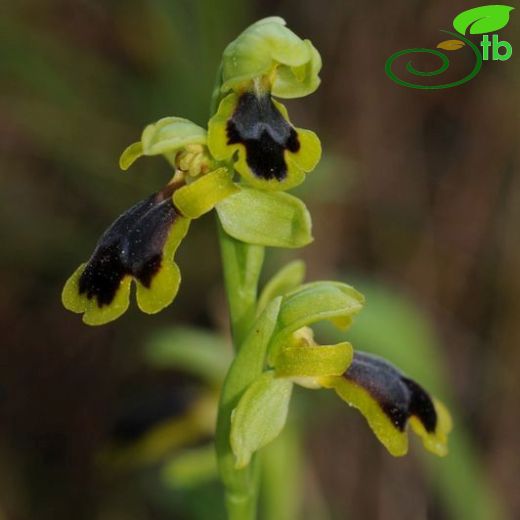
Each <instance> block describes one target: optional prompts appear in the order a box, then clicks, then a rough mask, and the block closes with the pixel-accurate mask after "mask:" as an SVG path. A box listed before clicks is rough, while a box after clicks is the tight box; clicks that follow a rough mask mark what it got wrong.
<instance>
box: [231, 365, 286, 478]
mask: <svg viewBox="0 0 520 520" xmlns="http://www.w3.org/2000/svg"><path fill="white" fill-rule="evenodd" d="M292 386H293V385H292V383H291V382H290V381H288V380H287V379H275V378H274V373H273V372H264V373H263V374H262V375H261V376H260V377H259V378H258V379H256V380H255V381H254V382H253V383H252V384H251V385H250V386H249V388H248V389H247V390H246V391H245V392H244V395H243V396H242V397H241V398H240V401H239V403H238V406H237V407H236V408H235V410H234V411H233V415H232V416H231V435H230V443H231V449H232V450H233V454H234V455H235V460H236V463H235V467H236V468H243V467H245V466H247V465H248V464H249V462H250V460H251V456H252V455H253V453H255V452H256V451H258V450H259V449H260V448H262V447H263V446H265V445H267V444H269V443H270V442H271V441H273V440H274V439H275V438H276V437H277V436H278V435H279V434H280V432H281V431H282V429H283V427H284V426H285V422H286V420H287V413H288V411H289V403H290V400H291V393H292Z"/></svg>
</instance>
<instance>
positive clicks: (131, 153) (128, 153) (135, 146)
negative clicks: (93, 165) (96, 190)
mask: <svg viewBox="0 0 520 520" xmlns="http://www.w3.org/2000/svg"><path fill="white" fill-rule="evenodd" d="M142 155H143V145H142V143H141V141H138V142H137V143H132V144H131V145H130V146H128V147H127V148H126V149H125V150H124V152H123V153H122V154H121V157H120V158H119V167H120V168H121V169H122V170H124V171H126V170H128V168H130V166H132V164H134V162H135V161H136V160H137V159H139V157H141V156H142Z"/></svg>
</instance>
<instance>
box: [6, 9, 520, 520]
mask: <svg viewBox="0 0 520 520" xmlns="http://www.w3.org/2000/svg"><path fill="white" fill-rule="evenodd" d="M469 7H473V5H472V4H471V3H470V2H467V1H463V2H460V5H459V4H457V6H454V5H453V3H450V2H447V1H442V2H433V1H427V2H419V3H417V2H413V1H411V0H397V1H384V2H380V3H378V4H377V5H376V4H373V5H372V4H370V3H365V2H345V1H343V0H330V1H328V2H311V1H303V2H302V1H298V2H297V1H296V0H286V1H273V0H269V1H267V2H231V1H229V0H223V1H220V2H210V1H209V0H195V1H193V0H190V1H188V0H154V1H150V2H144V1H137V0H128V1H126V2H102V1H100V0H98V1H86V0H61V1H60V0H45V1H44V2H38V1H37V0H22V1H19V2H10V3H8V4H7V5H3V6H2V9H1V14H0V113H1V114H2V117H1V118H0V171H1V175H0V197H1V205H0V215H1V216H2V220H3V222H4V225H3V235H2V236H3V247H2V248H1V249H0V261H1V268H0V283H1V287H2V298H1V300H0V310H1V324H2V340H1V345H2V347H1V348H0V425H1V426H0V518H2V519H3V518H5V519H7V520H10V519H15V518H16V519H31V520H33V519H43V520H47V519H49V520H60V519H67V520H68V519H70V518H78V519H82V518H85V519H89V520H91V519H93V518H95V519H100V520H119V519H128V520H134V519H152V518H153V519H163V518H164V519H166V518H190V519H191V518H197V519H198V518H200V519H205V518H221V517H222V516H221V515H222V514H223V509H222V507H223V506H222V497H221V490H220V488H219V486H218V485H217V484H216V483H215V481H214V480H213V479H212V472H213V471H214V466H213V464H214V461H212V458H211V452H210V451H208V448H207V446H208V442H209V441H210V437H211V431H210V430H211V428H210V427H209V428H208V427H207V425H206V424H205V423H204V420H200V421H199V420H198V418H199V416H198V415H197V414H196V413H195V414H192V415H191V416H190V419H189V420H188V421H185V422H183V423H182V424H181V426H180V428H181V430H182V428H185V429H186V428H187V430H182V431H188V432H191V435H187V436H186V437H185V438H184V437H183V436H182V435H180V436H179V437H175V436H172V437H169V436H168V435H166V437H167V439H173V437H175V439H177V440H178V439H180V441H182V442H180V441H179V442H177V444H176V443H174V442H172V444H171V445H169V444H168V442H166V443H165V444H164V445H162V447H163V448H164V450H162V451H161V450H158V452H159V456H158V457H155V458H154V457H152V456H151V457H150V458H147V459H146V461H147V462H146V461H145V462H146V463H144V462H143V463H142V464H141V465H140V466H139V467H135V465H132V464H130V465H125V464H113V461H114V458H112V459H110V456H109V455H110V454H112V455H115V454H116V452H117V448H122V447H130V448H131V447H132V446H134V447H135V446H136V444H135V443H137V442H139V439H141V441H142V439H144V438H145V436H146V433H145V432H147V431H148V432H149V431H150V430H149V426H150V424H152V423H155V424H158V423H160V424H162V426H163V427H165V428H167V427H168V424H171V421H172V420H180V418H182V417H184V418H185V417H186V413H187V412H189V411H190V410H192V409H193V406H192V405H193V403H199V404H200V403H202V404H204V403H206V404H207V403H208V402H209V403H210V404H209V405H208V408H207V409H211V399H214V393H215V391H216V387H217V386H218V381H219V378H220V377H221V374H222V371H223V369H224V368H225V366H226V363H227V359H226V354H225V352H226V351H225V343H226V342H225V339H215V338H212V339H211V337H208V336H207V335H204V336H197V334H199V333H198V332H193V331H191V332H189V334H188V336H186V335H184V336H182V334H184V333H185V332H186V330H185V329H184V332H183V331H182V330H181V332H179V331H178V330H177V331H175V330H173V331H172V327H174V326H177V325H181V324H182V325H185V326H186V325H190V326H192V327H197V328H199V329H210V328H213V329H215V330H216V331H217V332H218V338H225V335H226V333H225V330H226V327H227V323H226V314H225V305H224V299H223V296H222V290H221V285H220V283H221V282H220V274H219V270H220V266H219V259H218V249H217V247H216V242H215V239H214V235H215V233H214V222H213V221H212V219H211V218H205V219H202V220H201V221H199V222H197V225H196V226H193V229H192V231H191V232H190V240H189V241H186V244H183V245H182V248H181V250H180V252H179V255H178V262H179V264H180V265H181V266H182V272H183V284H182V286H181V290H180V293H179V297H178V299H177V301H176V302H175V304H174V305H173V306H172V308H171V309H168V310H167V311H165V312H163V313H161V314H160V315H158V316H153V317H149V316H144V315H141V314H139V313H137V312H132V313H129V314H128V315H127V316H125V317H124V318H122V319H120V320H118V321H117V322H116V323H114V324H110V325H107V326H105V327H102V328H99V329H90V328H87V327H85V326H84V325H82V324H81V322H80V320H79V319H78V317H77V316H74V315H72V314H69V313H67V312H66V311H64V310H63V309H62V308H61V306H60V303H59V294H60V291H61V287H62V284H63V282H64V280H65V279H66V278H67V276H68V275H69V274H70V272H71V271H72V269H73V268H74V267H75V266H76V265H77V264H78V263H79V262H80V261H82V260H85V259H86V258H87V257H88V255H89V254H90V252H91V251H92V248H93V246H94V244H95V242H96V240H97V238H98V236H99V234H100V233H101V232H102V231H103V229H104V228H105V227H106V226H107V225H108V224H109V223H110V222H112V220H113V219H114V217H115V216H117V215H118V214H119V213H120V212H122V211H123V210H124V209H126V208H127V207H129V206H130V205H131V204H132V203H134V202H135V201H137V200H140V199H141V198H143V197H144V196H146V195H147V194H149V193H151V192H152V191H153V190H155V189H156V188H157V187H158V186H160V185H161V183H162V182H163V181H164V180H165V179H166V178H167V174H168V167H167V165H166V163H165V164H164V165H163V166H162V167H161V166H160V164H159V163H158V162H157V161H150V162H147V161H146V160H143V161H142V162H140V163H138V164H136V166H135V168H133V171H131V172H127V173H122V172H120V171H119V170H118V167H117V159H118V156H119V153H120V152H121V151H122V149H123V148H124V147H125V146H126V145H127V144H128V143H129V142H132V141H133V140H135V139H136V138H137V137H138V135H139V133H140V131H141V129H142V127H143V126H144V125H145V124H146V123H148V122H150V121H153V120H156V119H157V118H159V117H162V116H166V115H179V116H183V117H188V118H190V119H193V120H194V121H195V122H197V123H203V122H204V121H205V120H206V119H207V114H208V106H207V100H208V99H209V95H210V92H211V88H212V85H213V79H214V74H215V71H216V67H217V65H218V62H219V59H220V54H221V52H222V50H223V48H224V46H225V45H226V43H227V42H228V41H230V40H231V39H232V38H233V37H234V36H235V35H236V34H237V33H238V32H239V31H240V30H242V28H243V27H245V26H246V25H247V24H248V23H250V22H252V21H253V20H254V19H256V18H259V17H261V16H266V15H270V14H279V15H281V16H284V17H285V18H286V19H287V20H288V21H290V25H291V27H293V28H294V29H295V30H296V32H297V33H298V34H301V35H303V36H309V37H310V38H311V39H312V41H313V42H314V43H315V44H316V46H317V47H318V48H319V49H320V52H321V53H322V55H323V58H324V64H325V65H324V70H323V84H322V87H321V88H320V90H319V91H318V93H317V94H316V95H314V96H312V98H309V100H306V102H305V104H302V103H298V102H295V103H294V104H293V106H291V114H294V115H293V119H294V120H295V122H296V123H297V124H298V125H300V126H303V127H307V128H313V129H317V130H318V133H319V134H320V136H321V138H322V140H323V142H324V145H325V160H324V161H323V163H322V165H321V166H320V167H319V168H318V169H317V170H316V171H315V172H314V173H312V174H311V175H310V176H309V179H308V181H307V182H306V183H305V185H303V186H302V188H301V191H302V192H303V193H302V196H303V197H304V198H305V200H306V201H308V202H309V207H310V209H311V212H312V215H313V220H314V226H315V227H314V236H315V237H316V242H315V243H314V244H313V245H311V246H309V247H308V248H306V250H304V255H305V257H306V261H307V263H308V265H309V271H310V272H309V278H315V277H318V276H319V277H320V278H327V277H330V278H333V277H336V276H335V275H336V273H338V272H340V273H344V277H345V279H346V280H349V281H350V280H351V278H352V277H353V275H354V274H355V275H356V276H357V277H358V279H359V284H358V285H359V288H360V289H361V290H363V291H364V292H365V293H366V295H367V306H366V308H365V310H364V311H363V313H362V314H361V315H360V316H359V318H358V321H357V323H356V324H355V326H354V328H353V329H352V333H351V338H350V339H351V340H352V341H353V342H354V344H355V346H356V347H359V348H361V349H364V350H370V351H373V352H378V353H381V354H384V355H385V356H386V357H388V358H389V359H391V360H392V361H393V362H395V363H396V364H397V365H399V366H400V367H401V368H402V369H403V370H405V371H407V372H408V373H409V374H410V375H411V376H413V377H415V378H417V380H419V381H421V382H422V383H424V385H425V386H426V387H429V388H431V389H432V390H434V391H436V392H437V393H438V394H439V395H440V396H442V397H444V398H446V399H447V400H448V401H449V402H450V404H451V406H452V408H453V410H454V415H455V430H454V433H453V435H452V442H451V455H450V456H449V457H448V458H447V459H445V460H441V461H432V460H431V459H430V458H428V456H427V455H425V456H424V457H422V456H421V455H419V450H417V452H416V451H415V450H413V449H412V453H411V454H410V455H409V456H408V457H407V458H405V459H398V460H396V459H392V458H391V457H390V456H389V455H388V454H387V453H386V452H385V451H384V449H383V448H382V447H381V446H379V445H378V444H377V442H376V440H375V439H374V438H373V436H372V434H371V433H370V432H369V430H368V428H367V427H366V425H365V424H363V419H362V418H361V417H359V416H358V415H357V414H355V413H353V412H352V413H351V412H350V410H347V409H345V408H344V406H342V405H341V404H338V403H337V402H336V400H335V399H333V398H332V397H331V396H330V395H329V393H326V392H316V393H315V394H312V395H311V396H310V397H308V396H309V393H308V392H307V393H306V394H305V396H303V395H298V397H300V406H299V410H298V413H296V414H294V415H295V417H293V424H291V426H290V429H289V430H288V431H287V432H285V434H284V436H282V437H281V438H280V439H279V440H278V441H277V443H278V444H277V448H276V449H273V450H272V451H271V452H270V455H269V459H267V458H266V460H265V461H263V462H264V465H265V468H264V469H265V475H267V476H269V478H268V481H267V483H266V485H264V488H263V495H262V507H263V511H264V516H265V518H270V515H269V511H271V510H274V509H276V510H279V502H280V501H281V500H284V510H285V511H286V512H287V513H286V514H287V516H290V515H293V516H294V515H296V518H312V519H313V520H314V519H320V518H324V519H325V518H362V519H369V520H370V519H377V518H384V519H385V520H387V519H393V518H396V519H397V518H399V519H408V518H409V519H414V520H415V519H419V518H429V519H430V518H431V519H444V518H454V519H457V520H459V519H463V520H465V519H471V520H473V519H483V520H487V519H493V520H495V519H497V518H498V519H500V518H502V517H504V518H508V517H511V518H516V517H518V516H520V497H519V496H518V492H517V488H518V481H519V478H520V459H519V458H518V457H517V456H516V455H517V441H518V431H520V417H519V415H518V413H517V408H518V399H519V394H520V383H519V381H520V379H519V378H518V376H517V374H518V370H519V368H520V349H518V348H517V345H518V344H519V340H520V324H519V323H518V313H519V311H520V308H519V302H520V276H519V275H518V265H519V261H520V240H519V235H518V222H519V221H520V209H519V208H520V177H519V175H518V162H519V157H518V146H517V136H518V130H519V129H518V121H519V119H518V110H517V107H518V104H519V102H520V99H519V94H518V84H519V68H518V64H517V62H515V60H514V58H513V59H512V60H510V61H509V62H506V63H491V62H490V63H488V64H486V66H485V67H484V68H483V70H482V72H481V73H480V74H479V76H478V77H477V78H475V79H474V80H473V81H471V82H470V83H468V84H467V85H465V86H463V87H458V88H454V89H450V90H446V91H441V92H421V91H413V90H411V89H403V88H400V87H398V86H397V85H395V84H393V83H392V82H390V81H389V80H388V79H387V78H386V77H385V75H384V71H383V66H384V61H385V59H386V58H387V57H388V55H390V54H391V53H392V52H394V51H395V50H397V49H401V48H409V47H413V46H422V45H424V46H431V45H434V43H436V42H437V41H438V35H439V33H438V32H437V31H438V29H441V28H449V25H450V23H451V20H452V19H453V17H454V15H455V14H457V12H460V11H462V10H463V9H467V8H469ZM412 20H413V23H411V21H412ZM517 23H518V21H517V20H516V19H515V13H514V12H513V14H512V18H511V24H510V27H508V28H506V29H504V30H503V31H502V32H501V35H502V36H503V37H504V38H505V39H507V40H509V41H510V42H511V43H512V45H513V48H515V47H516V48H519V47H518V46H519V45H520V41H519V34H520V32H519V31H515V27H516V24H517ZM304 106H305V109H303V107H304ZM286 256H287V254H286V253H283V254H282V253H277V252H274V253H273V254H272V255H271V256H270V258H269V262H270V266H271V268H272V270H274V267H275V266H276V265H279V264H280V263H281V262H282V261H284V260H286ZM328 333H330V331H324V332H323V334H324V335H325V334H328ZM170 334H173V337H170V339H169V340H167V336H168V335H170ZM175 335H177V336H175ZM179 338H182V339H179ZM164 341H167V343H168V345H170V344H178V345H180V347H179V348H178V349H177V350H175V353H176V354H175V356H174V357H173V358H172V357H171V356H172V351H171V350H169V349H168V348H166V349H165V348H164V347H162V346H161V345H164V343H161V342H164ZM215 341H216V343H215V344H214V348H215V350H217V349H218V351H219V352H221V356H220V357H217V358H215V357H213V358H212V356H211V354H210V353H209V352H210V351H211V345H212V342H215ZM222 343H223V344H224V345H222ZM190 344H194V347H193V349H191V350H190V349H188V348H186V346H189V345H190ZM195 344H196V345H197V346H195ZM145 347H148V350H146V349H145ZM145 353H146V355H145ZM197 356H202V358H203V359H205V360H206V361H205V365H204V366H205V367H206V369H207V370H205V371H200V364H198V363H197V362H194V359H197V360H200V359H202V358H201V357H197ZM173 366H175V367H176V368H175V369H173V368H172V367H173ZM193 367H199V371H198V372H196V373H193ZM306 399H310V400H317V401H319V403H320V404H321V405H322V406H320V408H319V412H317V411H316V406H312V407H311V406H309V403H308V401H306ZM202 404H200V406H201V409H204V407H203V406H202ZM202 417H206V418H208V417H210V412H207V413H206V412H202ZM190 421H191V422H190ZM190 428H191V429H190ZM155 431H156V432H157V430H155ZM165 431H166V432H168V430H167V429H166V430H165ZM195 433H196V435H195ZM158 438H160V439H164V436H161V435H159V437H158ZM175 439H173V440H175ZM160 442H162V440H161V441H160ZM141 446H142V445H141ZM156 446H157V444H156V443H153V448H152V451H154V450H155V449H156ZM181 446H182V447H181ZM142 449H143V450H144V448H142ZM144 451H146V450H144ZM125 453H126V452H125ZM128 453H129V454H130V458H131V457H132V453H134V454H135V452H132V451H131V449H129V451H128ZM146 453H148V452H146ZM301 453H305V465H304V466H303V467H300V466H299V464H301V457H300V454H301ZM107 454H108V455H107ZM276 454H278V457H276ZM281 457H285V459H284V460H285V462H286V464H285V467H284V465H280V460H281ZM110 461H112V462H110ZM290 461H293V462H292V463H291V462H290ZM425 468H426V471H425ZM286 471H290V472H291V473H292V476H291V474H288V473H286ZM296 481H298V485H299V486H300V487H298V485H294V487H292V486H291V484H294V483H295V482H296ZM278 483H281V484H278ZM282 485H283V486H285V491H286V492H285V493H283V494H280V491H281V486H282ZM273 503H277V504H278V507H276V508H274V507H273V505H272V504H273ZM295 511H296V513H294V512H295Z"/></svg>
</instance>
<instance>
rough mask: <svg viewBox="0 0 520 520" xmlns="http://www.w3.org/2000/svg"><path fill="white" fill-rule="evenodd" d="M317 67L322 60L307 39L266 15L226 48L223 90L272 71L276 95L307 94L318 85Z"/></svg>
mask: <svg viewBox="0 0 520 520" xmlns="http://www.w3.org/2000/svg"><path fill="white" fill-rule="evenodd" d="M320 68H321V59H320V58H319V54H318V52H317V51H316V49H314V47H313V46H312V45H311V44H310V42H308V41H307V40H305V41H304V40H302V39H301V38H299V37H298V36H297V35H296V34H294V33H293V32H292V31H291V30H290V29H288V28H287V27H286V26H285V21H284V20H283V19H282V18H277V17H271V18H266V19H264V20H260V21H259V22H256V23H255V24H253V25H251V26H250V27H248V28H247V29H246V30H245V31H244V32H243V33H242V34H240V35H239V36H238V38H237V39H236V40H234V41H233V42H231V43H230V44H229V45H228V46H227V47H226V49H225V51H224V55H223V57H222V80H223V84H222V92H227V91H228V90H230V89H233V90H236V91H240V90H243V89H244V87H247V85H248V83H251V82H252V81H253V80H254V79H256V78H260V77H262V76H268V77H269V76H270V75H271V74H272V75H273V76H274V80H273V89H274V90H273V92H274V93H275V95H277V96H279V97H301V96H306V95H308V94H311V93H312V92H314V91H315V90H316V89H317V88H318V85H319V78H318V73H319V71H320ZM278 76H280V79H278ZM275 91H276V92H275Z"/></svg>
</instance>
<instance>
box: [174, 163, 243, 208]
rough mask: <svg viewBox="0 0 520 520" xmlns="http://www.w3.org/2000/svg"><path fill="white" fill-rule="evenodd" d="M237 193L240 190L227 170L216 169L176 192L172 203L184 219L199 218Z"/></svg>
mask: <svg viewBox="0 0 520 520" xmlns="http://www.w3.org/2000/svg"><path fill="white" fill-rule="evenodd" d="M238 191H240V188H239V187H238V186H237V185H236V184H235V183H234V182H233V179H232V177H231V174H230V172H229V170H228V169H227V168H218V169H217V170H214V171H212V172H210V173H208V174H206V175H203V176H201V177H200V178H198V179H196V180H195V181H193V182H191V183H190V184H187V185H186V186H183V187H182V188H179V189H178V190H176V191H175V192H174V194H173V203H174V205H175V207H176V208H177V209H178V210H179V211H180V212H181V213H182V214H183V215H184V216H185V217H188V218H199V217H200V216H202V215H204V213H207V212H208V211H211V210H212V209H213V208H214V207H215V204H217V203H218V202H220V201H222V200H223V199H225V198H226V197H228V196H229V195H232V194H233V193H237V192H238Z"/></svg>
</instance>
